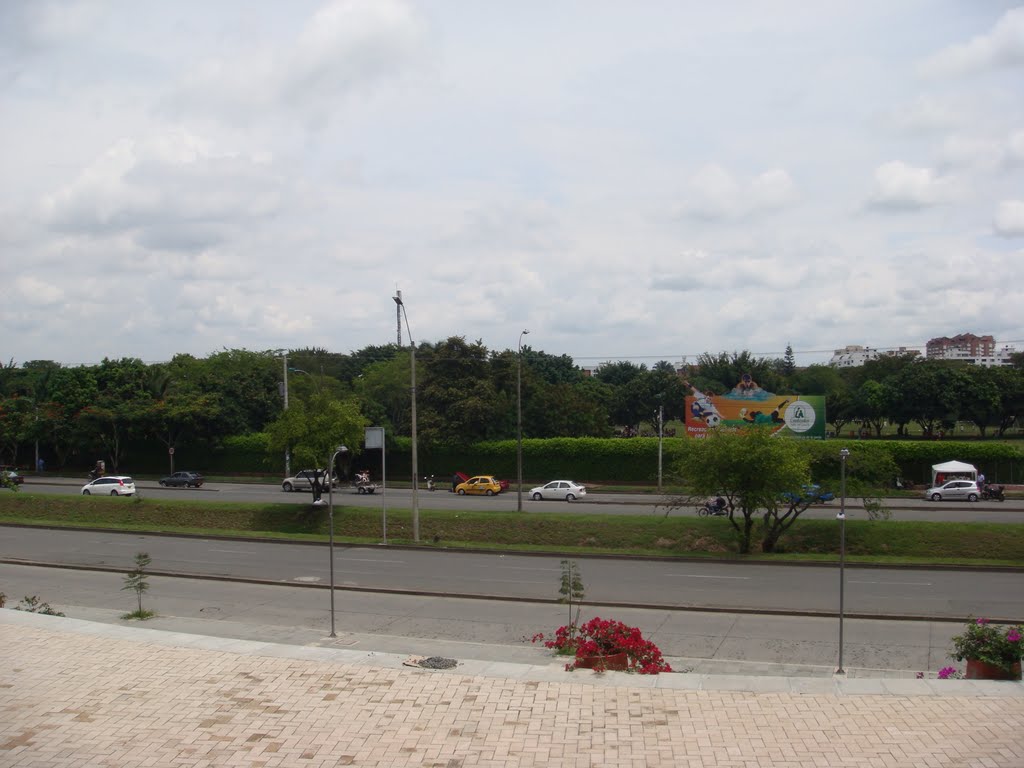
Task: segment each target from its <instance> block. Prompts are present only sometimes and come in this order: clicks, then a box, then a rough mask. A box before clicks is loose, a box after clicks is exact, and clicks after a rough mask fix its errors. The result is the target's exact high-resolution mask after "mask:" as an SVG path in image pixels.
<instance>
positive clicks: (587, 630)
mask: <svg viewBox="0 0 1024 768" xmlns="http://www.w3.org/2000/svg"><path fill="white" fill-rule="evenodd" d="M533 642H535V643H537V642H543V643H544V647H545V648H551V649H552V650H554V651H555V652H556V653H560V654H568V653H575V656H576V661H574V662H573V663H571V664H566V665H565V668H566V670H573V669H577V668H578V667H579V666H580V661H581V660H582V659H586V658H588V657H592V656H597V657H604V656H614V655H616V654H620V653H624V654H626V658H627V660H628V664H629V669H630V670H631V671H634V672H638V673H640V674H641V675H656V674H658V673H659V672H671V671H672V667H671V666H669V665H668V663H667V662H666V661H665V659H664V657H662V655H661V649H660V648H658V646H656V645H655V644H654V643H652V642H651V641H650V640H645V639H644V637H643V635H642V634H641V632H640V630H639V629H637V628H636V627H630V626H628V625H626V624H623V623H622V622H621V621H615V620H612V619H602V618H599V617H596V618H593V619H591V620H590V621H588V622H586V623H585V624H581V625H580V626H578V627H577V626H574V625H569V626H565V627H559V628H558V629H557V630H555V637H554V639H553V640H546V639H545V637H544V635H543V633H542V634H537V635H534V637H533ZM594 668H595V669H599V670H600V669H602V668H603V667H602V666H601V664H600V663H598V664H597V665H596V666H595V667H594Z"/></svg>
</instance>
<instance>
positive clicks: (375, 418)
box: [354, 354, 419, 435]
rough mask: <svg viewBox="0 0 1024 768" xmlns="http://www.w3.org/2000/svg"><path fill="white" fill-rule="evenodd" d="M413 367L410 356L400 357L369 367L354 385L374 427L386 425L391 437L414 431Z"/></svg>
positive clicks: (363, 409) (362, 406)
mask: <svg viewBox="0 0 1024 768" xmlns="http://www.w3.org/2000/svg"><path fill="white" fill-rule="evenodd" d="M411 366H412V361H411V359H410V357H409V355H408V354H400V355H397V356H395V357H393V358H392V359H390V360H381V361H380V362H376V363H371V364H370V365H368V366H366V368H364V369H363V373H362V375H361V376H360V377H359V378H357V379H356V380H355V382H354V388H355V392H356V394H357V395H358V396H359V400H360V404H361V405H360V407H361V409H362V411H363V413H365V414H366V415H367V416H368V417H369V418H370V420H371V421H372V422H373V423H374V424H383V425H384V426H385V427H386V428H387V429H388V433H389V434H393V435H409V434H411V431H412V430H411V428H410V424H411V414H412V399H411V397H410V393H409V388H410V386H411V383H412V376H411V371H410V368H411ZM417 368H419V365H417ZM417 406H419V403H417ZM417 426H418V425H417Z"/></svg>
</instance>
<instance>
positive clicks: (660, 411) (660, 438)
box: [658, 404, 665, 493]
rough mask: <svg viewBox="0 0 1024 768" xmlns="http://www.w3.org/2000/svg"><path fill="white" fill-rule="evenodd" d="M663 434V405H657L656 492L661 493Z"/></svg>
mask: <svg viewBox="0 0 1024 768" xmlns="http://www.w3.org/2000/svg"><path fill="white" fill-rule="evenodd" d="M664 436H665V406H664V405H663V404H662V405H659V406H658V493H661V467H662V458H661V457H662V448H661V446H662V442H663V441H664Z"/></svg>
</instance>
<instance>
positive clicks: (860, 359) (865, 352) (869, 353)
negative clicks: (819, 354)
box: [828, 344, 880, 368]
mask: <svg viewBox="0 0 1024 768" xmlns="http://www.w3.org/2000/svg"><path fill="white" fill-rule="evenodd" d="M879 354H880V353H879V351H878V350H877V349H872V348H871V347H862V346H861V345H860V344H847V345H846V346H845V347H843V348H842V349H837V350H836V351H835V352H834V353H833V354H832V359H831V360H829V361H828V364H829V365H831V366H832V367H833V368H856V367H857V366H860V365H864V363H866V362H867V361H868V360H877V359H878V356H879Z"/></svg>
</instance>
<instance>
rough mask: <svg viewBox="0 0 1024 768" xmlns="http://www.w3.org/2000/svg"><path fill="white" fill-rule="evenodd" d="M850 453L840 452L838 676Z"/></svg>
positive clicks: (838, 670)
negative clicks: (847, 477) (847, 464)
mask: <svg viewBox="0 0 1024 768" xmlns="http://www.w3.org/2000/svg"><path fill="white" fill-rule="evenodd" d="M849 455H850V452H849V451H848V450H847V449H846V448H843V449H842V450H840V451H839V478H840V479H839V514H838V515H836V518H837V519H838V520H839V668H838V669H836V674H837V675H845V674H846V671H845V670H844V669H843V607H844V606H843V597H844V595H843V592H844V589H845V586H846V574H845V568H846V459H847V457H848V456H849Z"/></svg>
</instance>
